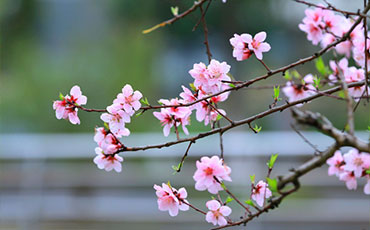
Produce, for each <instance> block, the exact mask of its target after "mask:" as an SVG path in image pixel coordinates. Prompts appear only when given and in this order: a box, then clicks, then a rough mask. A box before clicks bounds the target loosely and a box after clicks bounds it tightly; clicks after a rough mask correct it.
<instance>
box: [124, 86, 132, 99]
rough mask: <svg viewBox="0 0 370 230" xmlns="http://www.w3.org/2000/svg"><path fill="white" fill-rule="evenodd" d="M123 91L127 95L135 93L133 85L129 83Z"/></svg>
mask: <svg viewBox="0 0 370 230" xmlns="http://www.w3.org/2000/svg"><path fill="white" fill-rule="evenodd" d="M122 93H123V95H124V96H125V97H128V96H131V95H132V93H133V89H132V87H131V85H129V84H127V85H125V86H124V87H123V89H122Z"/></svg>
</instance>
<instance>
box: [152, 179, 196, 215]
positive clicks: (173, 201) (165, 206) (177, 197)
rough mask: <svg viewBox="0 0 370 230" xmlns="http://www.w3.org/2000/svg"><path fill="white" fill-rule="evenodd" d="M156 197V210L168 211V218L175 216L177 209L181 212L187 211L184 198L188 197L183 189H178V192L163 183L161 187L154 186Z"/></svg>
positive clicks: (187, 207)
mask: <svg viewBox="0 0 370 230" xmlns="http://www.w3.org/2000/svg"><path fill="white" fill-rule="evenodd" d="M154 189H155V190H156V195H157V197H158V200H157V203H158V209H159V210H161V211H168V212H169V214H170V216H177V214H178V213H179V209H180V210H181V211H187V210H189V206H188V205H187V204H185V203H188V201H187V200H185V198H186V197H187V196H188V194H187V192H186V190H185V188H180V189H179V190H178V191H177V190H176V189H174V188H172V187H170V186H168V185H167V184H165V183H162V187H161V186H158V185H156V184H155V185H154Z"/></svg>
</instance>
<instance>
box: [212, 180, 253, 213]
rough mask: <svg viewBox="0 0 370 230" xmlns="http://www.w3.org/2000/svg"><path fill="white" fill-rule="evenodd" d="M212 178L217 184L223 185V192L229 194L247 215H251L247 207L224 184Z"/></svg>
mask: <svg viewBox="0 0 370 230" xmlns="http://www.w3.org/2000/svg"><path fill="white" fill-rule="evenodd" d="M213 178H214V179H215V181H217V183H219V184H220V185H223V186H222V187H223V189H224V190H225V192H226V193H227V194H229V195H230V196H231V197H232V198H233V199H234V200H235V201H236V202H237V203H238V204H239V205H240V206H242V207H243V208H244V209H245V211H247V212H248V213H249V214H251V213H252V212H251V211H250V210H249V208H248V207H247V206H245V205H244V204H243V203H242V202H241V201H240V200H239V199H238V198H237V197H236V196H235V195H234V194H233V193H232V192H230V190H229V189H228V188H227V187H226V185H225V184H223V183H221V182H220V180H219V179H218V178H217V177H215V176H213Z"/></svg>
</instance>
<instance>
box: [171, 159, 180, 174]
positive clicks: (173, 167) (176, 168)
mask: <svg viewBox="0 0 370 230" xmlns="http://www.w3.org/2000/svg"><path fill="white" fill-rule="evenodd" d="M181 167H182V162H180V163H179V164H178V165H177V166H175V165H172V169H173V170H174V172H173V175H175V174H176V173H177V172H178V171H179V169H180V168H181Z"/></svg>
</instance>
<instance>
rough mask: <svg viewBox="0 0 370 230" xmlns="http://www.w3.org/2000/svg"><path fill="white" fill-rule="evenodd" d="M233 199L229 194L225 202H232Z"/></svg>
mask: <svg viewBox="0 0 370 230" xmlns="http://www.w3.org/2000/svg"><path fill="white" fill-rule="evenodd" d="M233 200H234V199H233V198H232V197H230V196H228V197H227V198H226V201H225V204H227V203H230V202H231V201H233Z"/></svg>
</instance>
